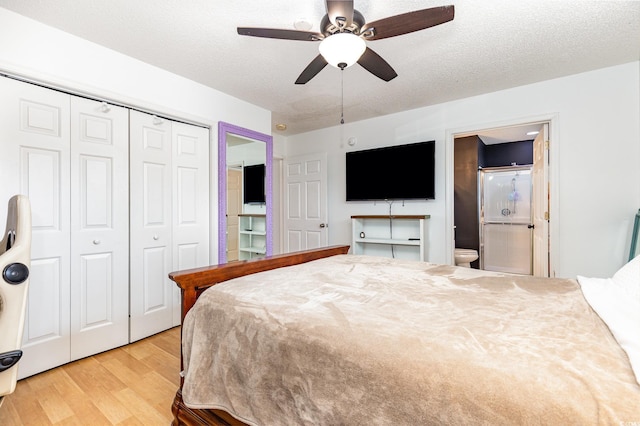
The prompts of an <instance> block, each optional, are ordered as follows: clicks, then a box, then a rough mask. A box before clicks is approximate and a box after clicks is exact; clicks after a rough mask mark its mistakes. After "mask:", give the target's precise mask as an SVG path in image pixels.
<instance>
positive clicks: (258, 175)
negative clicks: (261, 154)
mask: <svg viewBox="0 0 640 426" xmlns="http://www.w3.org/2000/svg"><path fill="white" fill-rule="evenodd" d="M265 172H266V168H265V165H264V164H254V165H252V166H244V167H243V168H242V185H243V192H244V203H245V204H258V203H265V202H266V196H265V185H264V180H265Z"/></svg>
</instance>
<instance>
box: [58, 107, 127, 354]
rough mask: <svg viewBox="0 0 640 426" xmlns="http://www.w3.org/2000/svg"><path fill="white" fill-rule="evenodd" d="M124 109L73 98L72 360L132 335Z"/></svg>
mask: <svg viewBox="0 0 640 426" xmlns="http://www.w3.org/2000/svg"><path fill="white" fill-rule="evenodd" d="M128 130H129V116H128V111H127V110H126V109H125V108H121V107H117V106H113V105H107V104H105V103H101V102H98V101H94V100H89V99H83V98H78V97H72V99H71V146H72V148H71V158H72V161H71V179H72V182H73V184H72V197H71V223H72V226H71V241H72V245H71V276H72V280H71V335H72V337H71V359H72V360H73V359H78V358H83V357H85V356H88V355H91V354H95V353H98V352H102V351H105V350H107V349H110V348H114V347H117V346H121V345H124V344H126V343H128V341H129V270H128V261H129V246H128V233H129V204H128V203H129V197H128V186H129V179H128V173H129V161H128V159H129V149H128V139H129V134H128Z"/></svg>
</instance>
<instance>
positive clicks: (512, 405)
mask: <svg viewBox="0 0 640 426" xmlns="http://www.w3.org/2000/svg"><path fill="white" fill-rule="evenodd" d="M182 349H183V359H184V371H183V376H184V384H183V387H182V396H183V398H184V402H185V404H186V405H187V406H189V407H191V408H199V409H203V408H217V409H223V410H225V411H227V412H229V413H230V414H232V415H233V416H234V417H236V418H238V419H239V420H242V421H244V422H245V423H248V424H254V425H294V424H299V425H353V424H374V425H376V424H379V425H389V424H394V425H403V424H406V425H415V424H443V423H446V424H492V425H495V424H534V423H535V424H565V425H566V424H580V425H585V424H621V423H624V422H638V421H640V386H639V385H638V383H637V382H636V381H635V377H634V375H633V372H632V370H631V367H630V365H629V360H628V358H627V356H626V354H625V352H624V351H623V350H622V349H621V348H620V346H619V345H618V344H617V342H616V340H615V339H614V337H613V336H612V334H611V332H610V331H609V329H608V328H607V326H606V325H605V324H604V323H603V321H602V320H601V319H600V318H599V317H598V315H597V314H596V313H595V312H594V311H593V310H592V309H591V307H590V306H589V304H588V303H587V302H586V301H585V298H584V297H583V295H582V293H581V291H580V287H579V285H578V283H577V282H576V281H575V280H570V279H552V278H534V277H528V276H518V275H510V274H504V273H494V272H486V271H478V270H474V269H470V268H459V267H454V266H443V265H436V264H428V263H423V262H411V261H401V260H394V259H388V258H381V257H373V256H354V255H341V256H334V257H330V258H326V259H321V260H317V261H313V262H309V263H306V264H301V265H296V266H292V267H287V268H281V269H276V270H272V271H268V272H262V273H259V274H255V275H249V276H245V277H241V278H237V279H234V280H231V281H227V282H224V283H221V284H217V285H215V286H213V287H211V288H210V289H208V290H206V291H205V292H204V293H203V294H202V295H201V296H200V298H199V299H198V301H197V302H196V304H195V305H194V307H193V308H192V309H191V310H190V311H189V313H188V315H187V316H186V318H185V320H184V323H183V348H182Z"/></svg>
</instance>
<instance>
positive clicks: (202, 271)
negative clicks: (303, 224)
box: [169, 245, 349, 320]
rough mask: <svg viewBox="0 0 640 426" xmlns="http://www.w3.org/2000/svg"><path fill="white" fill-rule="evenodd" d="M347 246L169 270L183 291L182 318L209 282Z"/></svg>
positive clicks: (341, 250) (342, 250) (305, 259)
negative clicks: (182, 269) (174, 270)
mask: <svg viewBox="0 0 640 426" xmlns="http://www.w3.org/2000/svg"><path fill="white" fill-rule="evenodd" d="M348 251H349V246H341V245H337V246H330V247H323V248H319V249H312V250H304V251H298V252H293V253H286V254H278V255H273V256H267V257H263V258H259V259H252V260H244V261H239V262H230V263H225V264H221V265H212V266H205V267H202V268H194V269H188V270H184V271H176V272H171V273H170V274H169V278H171V280H173V281H175V283H176V284H177V285H178V287H180V289H181V293H182V320H184V316H185V315H186V314H187V312H189V309H191V307H192V306H193V304H194V303H195V302H196V300H197V299H198V296H200V293H202V292H203V291H204V290H206V289H207V288H209V287H211V286H212V285H215V284H218V283H221V282H223V281H227V280H230V279H233V278H238V277H242V276H244V275H250V274H255V273H257V272H262V271H269V270H271V269H276V268H282V267H284V266H292V265H298V264H300V263H306V262H310V261H312V260H317V259H322V258H323V257H329V256H335V255H338V254H346V253H347V252H348Z"/></svg>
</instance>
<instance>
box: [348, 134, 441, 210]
mask: <svg viewBox="0 0 640 426" xmlns="http://www.w3.org/2000/svg"><path fill="white" fill-rule="evenodd" d="M346 160H347V161H346V163H347V179H346V180H347V201H365V200H416V199H420V200H428V199H434V198H435V141H428V142H419V143H413V144H408V145H397V146H389V147H384V148H376V149H368V150H365V151H354V152H347V155H346Z"/></svg>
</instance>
